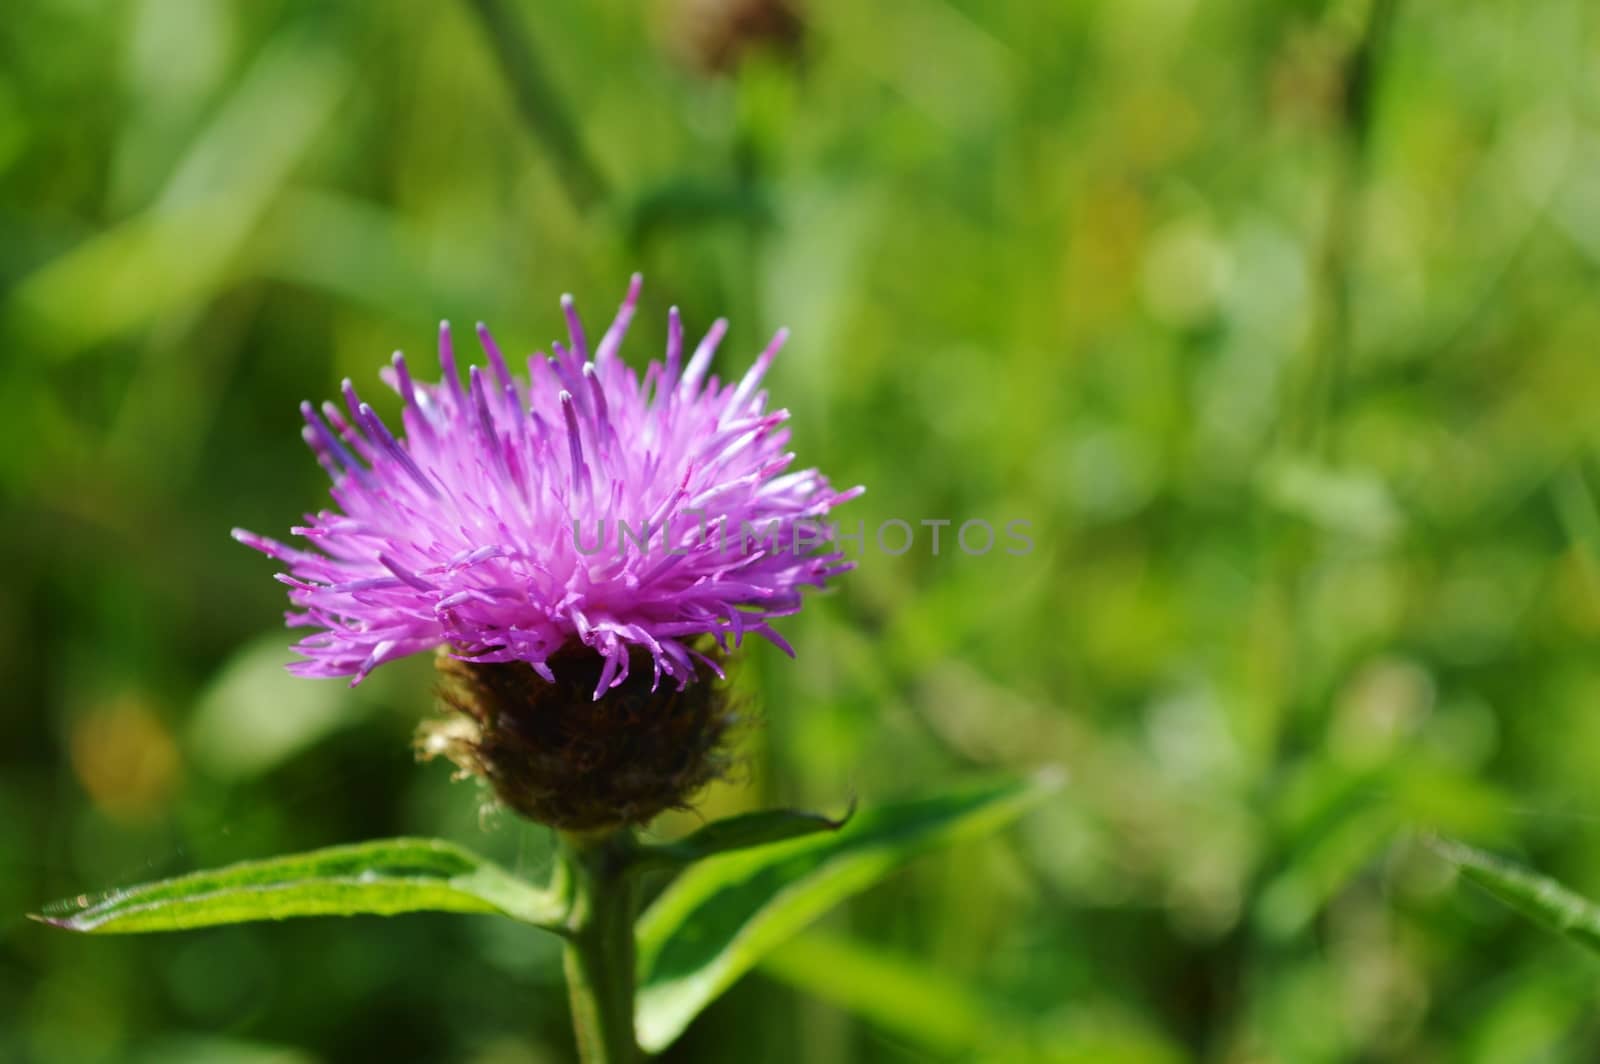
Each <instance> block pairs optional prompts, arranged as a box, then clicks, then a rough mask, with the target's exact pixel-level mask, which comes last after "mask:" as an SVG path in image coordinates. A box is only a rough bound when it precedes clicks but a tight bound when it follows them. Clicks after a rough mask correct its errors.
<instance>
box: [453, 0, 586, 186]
mask: <svg viewBox="0 0 1600 1064" xmlns="http://www.w3.org/2000/svg"><path fill="white" fill-rule="evenodd" d="M468 6H470V7H471V8H472V10H473V12H474V13H475V14H476V15H477V16H478V21H479V23H480V24H481V25H482V26H483V32H484V35H485V36H486V37H487V38H488V39H489V47H490V48H491V50H493V52H494V57H495V60H496V62H497V63H499V65H500V73H501V74H502V75H503V76H504V77H505V79H506V81H507V82H508V83H509V84H510V86H511V92H512V95H513V96H514V97H515V98H516V101H517V110H518V111H520V112H521V113H522V120H523V121H524V122H526V123H527V125H528V128H529V130H531V131H532V133H533V135H534V136H535V137H536V138H537V139H538V140H540V141H541V142H543V144H544V146H545V149H546V150H547V151H549V153H550V158H551V160H552V161H553V162H554V163H555V168H556V174H557V175H558V176H559V177H560V179H561V183H562V185H564V186H565V187H566V190H567V195H568V196H569V197H570V198H571V199H572V202H573V204H575V205H576V206H577V208H578V209H579V210H580V211H585V210H588V209H589V208H590V207H593V206H594V205H595V204H597V203H598V202H600V201H601V200H602V199H604V197H605V194H606V182H605V179H604V178H602V177H601V176H600V169H599V167H597V166H596V165H595V163H594V160H593V159H592V158H591V157H590V155H589V153H588V152H587V151H585V150H584V146H583V138H582V137H581V136H579V134H578V124H577V123H576V122H575V121H573V119H572V115H571V112H569V111H568V110H567V107H566V104H565V103H564V102H563V101H562V99H561V94H560V93H559V92H558V91H556V87H555V85H554V84H553V83H552V82H551V81H550V78H549V77H548V76H547V75H546V73H545V69H544V64H543V63H541V62H540V61H539V57H538V55H537V54H536V53H535V52H534V50H533V42H532V41H531V40H530V39H529V37H528V34H527V32H526V31H525V30H524V29H523V27H522V25H521V23H520V22H518V20H517V18H516V15H515V14H513V13H512V11H511V8H510V7H509V6H507V3H506V0H468Z"/></svg>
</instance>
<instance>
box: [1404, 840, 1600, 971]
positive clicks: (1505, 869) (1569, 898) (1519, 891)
mask: <svg viewBox="0 0 1600 1064" xmlns="http://www.w3.org/2000/svg"><path fill="white" fill-rule="evenodd" d="M1429 845H1430V846H1431V847H1432V848H1433V850H1434V852H1435V853H1437V854H1439V856H1441V857H1443V858H1444V859H1445V860H1447V861H1449V862H1450V863H1451V864H1453V865H1455V866H1456V869H1457V870H1458V871H1459V872H1460V873H1461V875H1462V876H1463V877H1465V878H1467V879H1470V880H1472V882H1474V883H1476V884H1478V885H1479V886H1480V887H1482V888H1483V889H1485V890H1487V891H1488V892H1489V893H1490V894H1493V895H1494V896H1495V897H1497V898H1499V899H1500V900H1501V901H1503V902H1505V903H1506V904H1507V905H1509V906H1511V907H1512V908H1513V909H1516V910H1518V911H1519V912H1521V913H1522V914H1523V915H1525V916H1528V917H1531V918H1532V919H1534V920H1535V921H1537V922H1539V923H1541V924H1544V925H1545V926H1547V927H1549V928H1551V929H1552V930H1554V931H1556V932H1558V933H1560V934H1561V935H1564V936H1565V937H1567V938H1569V939H1571V940H1572V941H1574V942H1577V943H1579V944H1580V945H1583V946H1587V947H1588V948H1589V949H1592V950H1595V951H1597V952H1600V907H1596V906H1595V904H1594V902H1592V901H1590V900H1589V899H1588V898H1585V897H1583V896H1582V895H1581V894H1576V893H1574V892H1573V891H1570V890H1568V889H1567V888H1566V887H1564V886H1562V885H1561V884H1560V883H1557V882H1556V881H1555V880H1553V879H1551V878H1549V877H1548V876H1542V875H1539V874H1538V873H1537V872H1534V871H1531V870H1529V869H1527V868H1524V867H1522V866H1521V865H1517V864H1513V863H1512V862H1510V861H1507V860H1505V859H1504V858H1502V857H1496V856H1495V855H1494V854H1490V853H1485V852H1484V851H1482V850H1477V849H1474V848H1473V847H1471V846H1468V845H1466V844H1465V843H1461V842H1456V841H1454V840H1453V839H1433V840H1430V843H1429Z"/></svg>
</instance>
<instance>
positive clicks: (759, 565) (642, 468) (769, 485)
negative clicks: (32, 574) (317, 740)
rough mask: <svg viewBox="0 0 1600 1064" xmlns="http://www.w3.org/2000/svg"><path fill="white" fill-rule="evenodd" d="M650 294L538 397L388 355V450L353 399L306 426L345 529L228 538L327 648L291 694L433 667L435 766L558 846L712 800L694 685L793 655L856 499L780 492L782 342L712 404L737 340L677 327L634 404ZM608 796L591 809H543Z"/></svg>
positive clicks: (539, 358) (321, 520)
mask: <svg viewBox="0 0 1600 1064" xmlns="http://www.w3.org/2000/svg"><path fill="white" fill-rule="evenodd" d="M639 285H640V279H639V278H638V277H637V276H635V277H634V279H633V282H632V284H631V285H630V287H629V290H628V294H627V297H626V298H625V299H624V301H623V303H622V306H621V308H620V309H619V310H618V312H617V314H616V317H615V319H614V320H613V321H612V323H611V325H610V327H609V328H608V329H607V330H606V332H605V334H604V336H603V337H602V338H601V340H600V342H599V343H598V344H597V345H596V346H595V347H594V348H593V351H592V353H591V349H590V346H589V341H588V339H587V337H586V334H585V332H584V328H583V325H582V323H581V321H580V320H579V318H578V314H577V312H576V310H575V309H574V308H573V305H572V301H571V299H570V297H564V298H563V300H562V306H563V309H564V311H565V314H566V320H567V328H568V333H569V342H568V343H567V344H565V345H563V344H561V343H555V344H552V345H551V350H552V353H553V354H552V357H548V358H546V357H544V356H543V355H534V356H531V357H530V358H529V359H528V361H527V369H526V375H521V374H514V373H513V372H512V370H511V368H510V366H509V365H508V363H507V360H506V358H505V357H504V355H503V354H502V352H501V350H500V348H499V347H498V346H497V345H496V343H495V341H494V340H493V338H492V337H491V336H490V335H489V332H488V330H487V329H485V328H484V327H483V326H481V325H480V326H479V327H478V337H479V340H480V342H481V344H482V346H483V350H484V353H485V355H486V356H487V360H488V365H487V367H482V366H478V365H473V366H471V367H470V369H469V371H468V374H467V381H466V382H465V383H463V382H462V380H461V378H460V375H459V373H458V371H457V366H456V358H455V352H454V347H453V344H452V338H451V333H450V329H449V326H448V325H447V324H446V325H442V326H441V327H440V333H439V362H440V367H441V369H442V371H443V377H444V379H443V381H442V382H441V383H439V384H437V385H429V384H424V383H422V382H420V381H417V380H416V379H414V378H413V376H412V374H411V371H410V368H409V367H408V365H407V363H406V361H405V359H404V357H403V356H401V355H400V354H396V355H395V356H394V359H393V363H392V365H391V366H390V367H388V368H387V369H385V370H384V371H383V373H382V377H383V379H384V382H385V383H386V384H388V385H389V386H390V387H391V388H393V389H394V390H395V391H396V392H398V393H399V395H400V397H401V399H402V400H403V401H404V410H403V412H402V414H401V419H402V423H403V429H404V431H403V433H402V434H400V435H398V436H397V435H396V434H395V433H394V432H392V431H391V430H390V429H389V428H388V427H387V426H386V425H385V424H384V422H383V421H382V420H381V419H380V418H379V417H378V415H377V414H376V413H374V411H373V409H372V408H371V407H370V406H368V405H367V404H366V403H364V402H362V401H361V399H360V397H359V396H358V395H357V394H356V390H355V388H354V386H353V385H352V384H351V383H350V382H349V381H348V380H347V381H345V382H344V386H343V393H344V400H345V409H344V410H343V411H341V410H340V409H339V408H338V407H337V406H335V405H334V404H332V403H325V404H324V405H323V407H322V409H321V411H320V412H319V411H318V410H317V409H316V408H315V407H313V406H312V405H311V404H310V403H305V404H303V405H302V408H301V410H302V413H303V414H304V416H305V420H306V427H305V429H304V436H305V439H306V441H307V443H308V444H309V445H310V446H311V449H312V451H313V452H314V453H315V454H316V456H317V459H318V460H319V461H320V462H321V463H322V465H323V466H324V468H326V469H327V471H328V473H329V475H330V476H331V477H332V480H333V487H332V496H333V499H334V502H335V503H336V504H337V507H336V508H335V509H332V510H324V511H321V512H319V513H316V514H314V515H311V516H309V517H308V518H307V521H306V523H305V524H304V525H303V526H300V527H297V528H295V529H293V532H294V533H295V534H296V535H298V536H300V537H302V538H303V539H305V540H306V541H307V543H308V544H309V546H308V548H306V549H301V548H296V547H292V546H289V545H286V544H283V543H280V542H278V541H276V540H272V539H268V538H266V537H264V536H258V535H256V534H254V533H251V532H246V531H243V530H235V532H234V537H235V538H236V539H238V540H239V541H240V542H242V543H244V544H246V545H248V546H251V547H254V548H256V549H257V550H260V551H262V552H263V553H265V554H267V555H269V556H270V557H272V558H274V559H275V560H277V561H279V562H281V563H283V565H284V566H285V567H286V569H287V571H286V572H285V573H282V574H280V575H279V577H278V579H279V580H281V581H282V582H283V583H285V584H287V585H288V587H289V599H290V602H291V604H292V605H293V606H294V607H295V609H294V610H293V611H291V612H290V613H289V614H288V615H287V616H288V622H289V624H290V625H292V626H304V627H308V628H311V629H314V631H313V632H312V634H310V635H309V636H307V637H306V638H305V639H303V640H302V641H301V642H300V643H299V644H298V645H297V646H296V647H295V650H296V651H297V652H298V653H299V654H301V655H302V656H303V657H304V659H305V660H302V661H298V662H295V663H294V664H293V665H291V666H290V668H291V670H293V671H294V672H296V673H298V674H300V675H304V676H319V677H331V676H349V677H351V678H352V680H351V682H352V684H354V683H359V682H360V681H361V679H362V678H364V677H365V676H366V675H367V674H368V673H369V672H371V670H372V669H374V668H376V667H377V666H379V665H382V664H383V663H385V662H387V661H391V660H393V659H395V658H399V657H402V656H405V655H408V654H413V653H417V652H420V651H425V650H433V649H435V648H438V649H439V650H440V652H441V655H442V658H441V672H443V674H444V676H445V680H446V689H445V700H446V702H447V704H449V705H450V706H451V707H453V708H455V709H457V710H460V711H461V712H462V713H463V715H464V716H463V717H462V718H458V719H457V720H456V721H455V722H454V723H455V724H456V725H457V727H456V728H454V729H450V728H446V729H442V730H440V731H437V732H435V733H433V735H432V737H431V739H430V740H429V742H430V744H431V745H432V746H433V747H435V748H436V751H435V752H441V753H445V754H447V755H449V756H451V757H452V758H453V759H454V760H456V761H457V762H458V763H459V764H462V765H463V766H464V767H466V768H469V769H471V770H473V771H475V772H477V773H479V774H481V775H484V776H486V777H488V778H489V779H490V782H491V783H494V784H495V789H496V791H497V793H498V794H499V795H500V797H501V798H502V799H503V800H505V801H507V802H508V804H511V805H513V806H514V807H517V808H518V809H519V810H520V811H522V812H524V813H527V814H528V815H532V816H535V817H537V818H539V819H543V820H546V821H547V822H550V823H556V824H557V825H558V826H576V827H588V826H593V823H596V822H603V821H605V820H607V819H611V820H614V821H627V822H638V821H641V820H643V819H646V818H647V817H648V816H649V815H653V814H654V813H655V812H657V811H659V810H660V809H661V808H665V807H667V806H669V805H674V804H681V803H682V801H683V800H684V798H685V795H686V794H687V793H688V792H687V790H686V789H685V788H690V789H692V787H693V786H697V785H698V784H699V783H703V782H704V779H705V777H707V776H708V775H709V774H714V773H711V772H710V770H709V769H705V768H704V767H703V765H702V763H703V762H705V758H704V757H702V756H701V755H703V754H705V753H706V752H707V751H709V749H710V748H711V747H714V746H715V739H716V738H717V736H718V735H720V730H721V727H722V720H723V714H722V711H721V710H720V709H719V708H717V706H715V705H713V704H712V703H711V702H710V701H708V700H707V699H706V698H705V697H703V696H702V694H701V693H700V692H703V691H705V690H707V689H709V688H710V687H711V686H712V685H711V684H710V683H709V682H708V679H707V675H706V674H707V673H711V674H714V675H716V676H718V677H720V676H721V668H720V665H719V660H720V658H721V657H722V655H723V653H725V652H726V651H727V650H729V649H730V648H731V647H733V646H737V645H738V644H739V643H740V642H741V640H742V639H743V638H744V637H745V636H746V635H750V634H754V635H759V636H762V637H764V638H766V639H768V640H770V641H772V642H774V643H776V644H777V645H779V646H780V647H783V648H784V649H785V650H789V647H788V645H787V644H786V643H785V642H784V640H783V638H782V637H781V636H780V635H779V634H778V633H777V631H776V630H775V629H774V628H773V626H772V622H773V621H774V620H775V619H777V618H780V617H783V616H785V615H788V614H792V613H794V612H795V611H796V610H798V609H799V607H800V601H801V598H800V592H801V589H802V588H805V587H817V588H820V587H823V586H825V585H826V583H827V582H828V580H829V578H831V577H832V576H834V575H836V574H837V573H839V572H842V571H844V570H846V569H848V568H850V564H849V563H848V562H845V561H844V560H843V555H842V554H841V553H840V552H838V551H836V550H833V549H831V548H830V547H829V546H828V544H827V533H826V531H825V529H826V525H825V519H826V517H827V515H828V513H829V511H830V510H831V509H832V508H833V507H834V506H836V505H838V504H840V503H841V502H844V501H846V500H848V499H850V498H852V497H854V496H855V495H856V494H858V493H859V491H860V489H859V488H858V489H852V490H849V491H843V492H839V491H835V490H833V488H831V487H830V486H829V483H828V481H827V479H826V478H824V477H823V476H822V475H821V474H820V473H819V472H818V471H817V470H815V469H803V470H799V471H793V470H791V466H792V465H793V463H794V459H795V456H794V455H793V454H792V453H791V452H789V451H787V450H786V446H787V443H788V439H789V433H788V430H787V428H786V427H785V425H784V423H785V421H786V420H787V417H788V415H787V412H786V411H784V410H781V409H780V410H769V409H768V406H767V396H766V392H765V391H764V390H762V389H761V387H760V385H761V379H762V377H763V375H764V374H765V373H766V371H767V368H768V367H769V366H770V365H771V363H772V360H773V358H774V356H775V355H776V354H777V352H778V350H779V348H780V347H781V346H782V343H783V341H784V339H785V336H786V333H785V332H783V331H780V332H779V333H778V335H777V336H776V337H775V338H774V339H773V341H772V342H771V344H769V345H768V346H767V348H766V350H764V351H763V352H762V353H761V354H760V356H759V357H757V359H756V360H755V363H754V365H752V366H751V367H750V368H749V370H748V371H747V372H746V373H745V374H744V375H743V376H742V377H741V378H740V379H739V380H737V381H730V382H727V383H723V382H721V381H719V380H718V378H717V377H716V376H714V375H711V374H710V373H709V370H710V366H711V361H712V358H713V357H714V355H715V353H716V350H717V346H718V343H719V342H720V341H721V339H722V337H723V335H724V333H725V332H726V328H727V326H726V323H725V322H724V321H721V320H719V321H717V322H716V323H715V324H714V325H713V326H712V327H711V330H710V331H709V332H708V333H707V334H706V336H705V338H704V339H703V340H701V341H700V343H699V344H698V345H697V346H696V347H695V348H694V350H693V351H692V352H689V353H688V357H687V359H685V353H686V352H685V345H684V335H683V325H682V322H681V320H680V318H679V316H678V314H677V311H676V309H674V310H673V311H672V312H671V314H670V316H669V318H668V333H667V344H666V356H665V359H664V360H663V361H660V362H654V361H653V362H651V363H650V365H649V367H648V368H647V369H646V370H645V373H644V375H643V377H642V378H641V377H640V376H639V375H638V374H637V373H635V372H634V371H633V370H632V369H630V368H629V367H628V366H627V365H626V364H625V363H623V362H622V360H621V359H620V358H619V357H618V348H619V347H620V346H621V343H622V340H623V336H624V334H625V333H626V332H627V329H628V325H629V322H630V320H631V319H632V317H633V314H634V308H635V304H636V301H637V298H638V293H639ZM802 528H804V529H805V534H804V535H802V534H801V533H800V530H801V529H802ZM790 652H791V653H792V651H790ZM685 695H687V697H685ZM701 702H704V703H705V704H704V705H701V704H700V703H701ZM586 703H587V705H586ZM690 718H694V719H692V720H691V719H690ZM652 729H654V731H652ZM696 729H698V731H696ZM685 730H687V731H691V732H695V734H694V735H693V736H690V737H688V738H687V739H686V738H685V735H684V732H685ZM707 733H715V734H711V735H710V739H709V742H708V741H707V740H706V734H707ZM700 747H705V749H704V750H700V749H699V748H700ZM691 754H692V755H693V756H692V757H691ZM694 757H699V758H700V761H699V762H696V764H695V765H690V766H688V767H685V766H684V765H682V764H679V763H678V762H680V761H686V760H693V758H694ZM541 759H544V760H549V761H551V764H550V765H545V766H542V767H535V768H532V769H530V768H529V764H530V763H532V762H538V761H540V760H541ZM697 766H700V767H697ZM530 772H531V773H532V776H531V777H530V776H529V773H530ZM630 774H632V776H634V777H640V779H635V780H634V783H635V784H637V785H636V786H633V787H632V790H631V791H630V790H629V788H628V787H627V786H623V787H622V791H623V792H627V793H619V792H618V790H617V788H618V786H619V785H620V783H619V781H621V783H626V778H628V777H629V776H630ZM600 777H606V778H605V779H601V778H600ZM646 777H648V778H646ZM666 777H671V778H672V779H673V780H674V781H675V782H673V783H672V785H671V786H667V785H666V784H664V783H662V782H661V780H662V779H664V778H666ZM596 787H600V788H601V789H602V790H604V791H605V792H606V794H607V795H609V797H606V796H602V799H601V800H600V801H599V804H598V805H596V804H595V803H594V802H584V801H582V800H580V801H579V803H578V804H579V805H580V806H582V808H581V809H579V810H577V811H576V812H574V811H573V810H571V809H556V808H554V806H553V805H552V803H556V804H560V802H558V799H559V798H560V795H562V794H566V795H567V796H568V797H569V798H570V797H571V796H572V794H573V792H574V790H576V791H584V790H585V789H586V788H587V789H594V788H596ZM667 792H672V793H667ZM580 799H581V796H580ZM568 804H570V803H568Z"/></svg>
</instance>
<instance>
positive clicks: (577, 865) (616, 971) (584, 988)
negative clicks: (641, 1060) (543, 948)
mask: <svg viewBox="0 0 1600 1064" xmlns="http://www.w3.org/2000/svg"><path fill="white" fill-rule="evenodd" d="M559 838H560V841H561V855H562V860H563V863H564V866H565V869H566V875H567V882H568V889H569V890H570V891H571V899H572V908H571V912H570V915H569V916H568V918H567V946H566V957H565V964H566V973H567V990H568V994H569V995H570V997H571V1000H572V1025H573V1027H574V1029H575V1030H576V1032H577V1036H578V1055H579V1057H580V1058H581V1059H582V1060H583V1061H584V1064H629V1062H631V1061H634V1060H636V1059H637V1058H638V1055H639V1049H638V1043H637V1041H636V1040H635V1036H634V1028H633V994H634V947H633V918H634V886H633V874H632V871H633V870H632V865H633V854H634V844H633V838H632V836H631V835H630V834H629V832H627V831H626V830H623V831H617V832H612V833H608V834H604V835H584V834H577V833H569V832H562V833H561V834H560V836H559Z"/></svg>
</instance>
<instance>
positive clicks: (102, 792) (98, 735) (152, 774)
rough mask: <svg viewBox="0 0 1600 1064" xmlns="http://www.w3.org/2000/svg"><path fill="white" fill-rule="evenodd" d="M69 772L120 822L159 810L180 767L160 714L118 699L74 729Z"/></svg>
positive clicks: (91, 713)
mask: <svg viewBox="0 0 1600 1064" xmlns="http://www.w3.org/2000/svg"><path fill="white" fill-rule="evenodd" d="M70 751H71V755H72V768H73V772H74V773H75V774H76V775H77V777H78V782H80V783H82V784H83V789H84V790H85V791H87V792H88V793H89V798H90V799H91V800H92V801H93V802H94V804H95V807H96V808H98V809H99V810H100V811H101V812H103V813H105V814H106V815H107V816H109V817H113V818H115V819H118V820H147V819H150V818H151V817H154V816H157V815H159V814H160V813H161V812H163V811H164V810H165V809H166V807H167V805H168V803H170V802H171V800H172V796H173V794H174V792H175V791H176V790H177V787H178V780H179V775H180V773H181V770H182V764H181V759H180V757H179V754H178V747H177V744H176V743H175V742H174V741H173V738H172V733H171V732H170V731H168V730H167V726H166V725H165V724H164V723H163V722H162V720H161V718H160V717H158V716H156V714H155V713H153V712H151V711H150V709H149V708H148V707H146V706H145V705H143V704H142V703H141V702H139V701H137V700H136V699H133V698H130V697H123V698H118V699H116V700H114V701H111V702H109V703H106V704H104V705H101V706H97V707H96V708H94V709H93V710H91V711H89V712H88V713H86V714H85V715H84V716H83V717H81V718H80V719H79V720H78V721H77V722H76V723H74V725H73V727H72V735H71V739H70Z"/></svg>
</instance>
